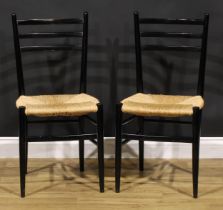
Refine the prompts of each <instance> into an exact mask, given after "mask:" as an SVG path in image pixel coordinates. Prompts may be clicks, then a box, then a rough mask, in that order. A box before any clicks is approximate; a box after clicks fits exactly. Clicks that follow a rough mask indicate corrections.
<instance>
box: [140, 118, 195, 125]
mask: <svg viewBox="0 0 223 210" xmlns="http://www.w3.org/2000/svg"><path fill="white" fill-rule="evenodd" d="M144 121H146V122H157V123H179V124H192V121H186V120H184V121H183V120H166V119H147V118H144Z"/></svg>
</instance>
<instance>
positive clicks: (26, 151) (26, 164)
mask: <svg viewBox="0 0 223 210" xmlns="http://www.w3.org/2000/svg"><path fill="white" fill-rule="evenodd" d="M28 145H29V144H28V142H27V141H26V143H25V156H26V163H25V172H26V174H27V173H28Z"/></svg>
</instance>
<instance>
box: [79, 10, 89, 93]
mask: <svg viewBox="0 0 223 210" xmlns="http://www.w3.org/2000/svg"><path fill="white" fill-rule="evenodd" d="M83 18H84V23H83V39H82V55H81V79H80V92H82V93H86V91H87V53H88V52H87V50H88V13H87V12H84V14H83Z"/></svg>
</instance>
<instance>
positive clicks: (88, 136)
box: [27, 134, 97, 142]
mask: <svg viewBox="0 0 223 210" xmlns="http://www.w3.org/2000/svg"><path fill="white" fill-rule="evenodd" d="M96 138H97V134H82V135H69V136H29V137H28V138H27V140H28V141H29V142H42V141H75V140H79V139H83V140H89V139H96Z"/></svg>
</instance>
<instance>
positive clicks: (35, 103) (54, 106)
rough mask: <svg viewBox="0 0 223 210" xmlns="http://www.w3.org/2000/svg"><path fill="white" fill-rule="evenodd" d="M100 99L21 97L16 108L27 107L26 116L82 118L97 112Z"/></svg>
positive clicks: (76, 96) (88, 96)
mask: <svg viewBox="0 0 223 210" xmlns="http://www.w3.org/2000/svg"><path fill="white" fill-rule="evenodd" d="M98 103H99V101H98V99H96V98H94V97H92V96H90V95H87V94H85V93H81V94H64V95H39V96H24V95H23V96H20V97H19V98H18V99H17V101H16V107H17V108H19V107H25V114H26V115H30V116H38V117H50V116H51V117H53V116H82V115H85V114H89V113H93V112H97V110H98V108H97V104H98Z"/></svg>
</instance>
